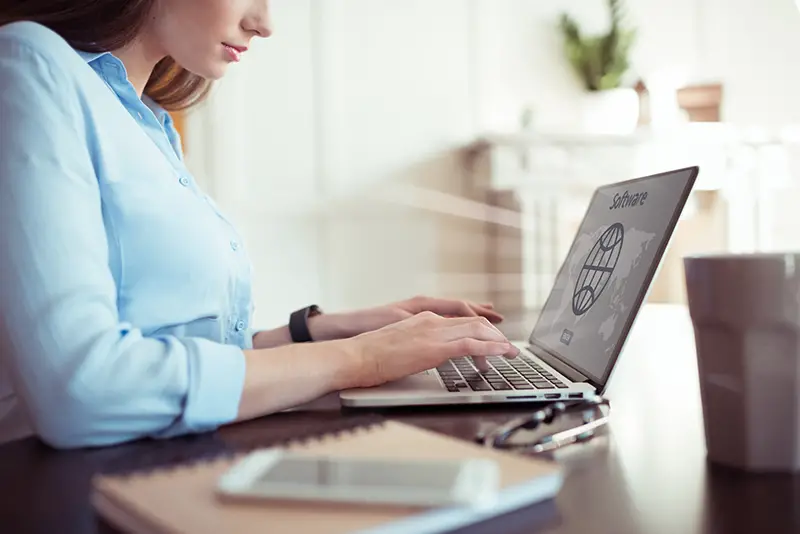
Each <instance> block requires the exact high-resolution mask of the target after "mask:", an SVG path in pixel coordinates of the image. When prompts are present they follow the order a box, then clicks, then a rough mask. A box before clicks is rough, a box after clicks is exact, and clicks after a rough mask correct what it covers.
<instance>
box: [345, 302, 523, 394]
mask: <svg viewBox="0 0 800 534" xmlns="http://www.w3.org/2000/svg"><path fill="white" fill-rule="evenodd" d="M346 343H352V348H353V350H354V351H355V352H356V353H357V356H356V358H357V359H358V360H359V361H360V362H362V368H363V371H364V372H363V373H358V374H359V376H360V379H359V383H358V384H356V387H371V386H376V385H379V384H383V383H385V382H390V381H392V380H397V379H400V378H403V377H405V376H409V375H413V374H415V373H420V372H422V371H425V370H427V369H432V368H434V367H437V366H439V365H441V364H442V363H444V362H445V361H447V360H450V359H452V358H459V357H462V356H472V357H473V360H474V361H475V365H476V366H477V367H478V369H481V370H485V369H487V365H486V357H487V356H506V357H509V358H514V357H516V356H517V355H518V354H519V350H518V349H517V348H516V347H514V345H512V344H511V343H510V342H509V341H508V339H506V337H505V336H504V335H503V334H502V333H501V332H500V331H499V330H498V329H497V328H496V327H495V326H494V325H492V324H491V323H490V322H489V320H488V319H487V318H486V317H480V316H479V317H457V318H447V317H441V316H440V315H437V314H436V313H433V312H430V311H425V312H422V313H418V314H416V315H413V316H411V317H410V318H407V319H404V320H401V321H399V322H396V323H394V324H392V325H390V326H386V327H384V328H381V329H379V330H375V331H372V332H368V333H365V334H361V335H359V336H357V337H355V338H353V339H351V340H348V341H347V342H346Z"/></svg>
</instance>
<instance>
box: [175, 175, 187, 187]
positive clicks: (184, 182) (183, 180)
mask: <svg viewBox="0 0 800 534" xmlns="http://www.w3.org/2000/svg"><path fill="white" fill-rule="evenodd" d="M178 181H179V182H180V183H181V185H183V186H187V185H189V179H188V178H187V177H185V176H181V179H180V180H178Z"/></svg>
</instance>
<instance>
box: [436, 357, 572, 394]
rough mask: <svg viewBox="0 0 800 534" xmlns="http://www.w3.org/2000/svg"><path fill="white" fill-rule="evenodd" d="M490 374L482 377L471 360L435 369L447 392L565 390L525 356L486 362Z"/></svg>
mask: <svg viewBox="0 0 800 534" xmlns="http://www.w3.org/2000/svg"><path fill="white" fill-rule="evenodd" d="M487 361H488V362H489V370H488V371H486V372H484V373H481V372H480V371H478V369H477V367H475V365H474V364H473V363H472V359H471V358H467V357H464V358H458V359H455V360H450V361H448V362H445V363H444V364H442V365H440V366H439V367H437V368H436V370H437V371H438V372H439V376H440V377H441V378H442V382H444V385H445V387H446V388H447V391H451V392H454V393H455V392H459V391H469V390H472V391H492V390H506V391H507V390H513V389H566V388H567V386H566V385H565V384H563V383H562V382H561V381H560V380H559V379H558V378H556V377H555V375H553V374H552V373H550V372H549V371H548V370H547V369H545V368H544V367H542V366H541V365H539V364H538V363H536V362H535V361H533V360H532V359H531V358H529V357H528V356H525V355H523V354H520V355H519V356H517V357H516V358H514V359H513V360H507V359H506V358H503V357H499V356H490V357H489V358H487Z"/></svg>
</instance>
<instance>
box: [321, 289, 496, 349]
mask: <svg viewBox="0 0 800 534" xmlns="http://www.w3.org/2000/svg"><path fill="white" fill-rule="evenodd" d="M425 311H430V312H433V313H435V314H437V315H441V316H443V317H479V316H481V317H486V318H487V319H488V320H489V321H491V322H492V323H499V322H501V321H502V320H503V316H502V315H500V314H499V313H497V312H496V311H495V310H494V306H492V304H478V303H475V302H470V301H466V300H455V299H440V298H433V297H423V296H420V297H414V298H411V299H408V300H403V301H399V302H393V303H391V304H387V305H384V306H378V307H375V308H367V309H363V310H358V311H353V312H347V313H340V314H331V315H324V314H323V315H319V316H317V317H313V318H312V319H311V320H310V321H309V329H310V330H311V335H312V337H313V338H314V340H316V341H324V340H330V339H338V338H342V337H352V336H357V335H359V334H363V333H365V332H371V331H373V330H378V329H379V328H383V327H385V326H389V325H391V324H394V323H397V322H399V321H402V320H403V319H407V318H409V317H413V316H414V315H417V314H418V313H422V312H425Z"/></svg>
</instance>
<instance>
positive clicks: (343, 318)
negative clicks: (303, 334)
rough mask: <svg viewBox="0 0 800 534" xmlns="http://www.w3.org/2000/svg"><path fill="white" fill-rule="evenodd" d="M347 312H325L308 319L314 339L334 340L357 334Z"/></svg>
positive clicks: (309, 328)
mask: <svg viewBox="0 0 800 534" xmlns="http://www.w3.org/2000/svg"><path fill="white" fill-rule="evenodd" d="M352 323H353V321H352V320H351V318H350V317H349V316H348V315H347V314H343V313H323V314H322V315H317V316H315V317H311V318H309V319H308V331H309V332H310V333H311V338H312V339H313V340H314V341H334V340H337V339H347V338H350V337H353V336H355V335H357V334H358V333H359V332H357V331H355V329H354V328H353V325H352Z"/></svg>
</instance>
